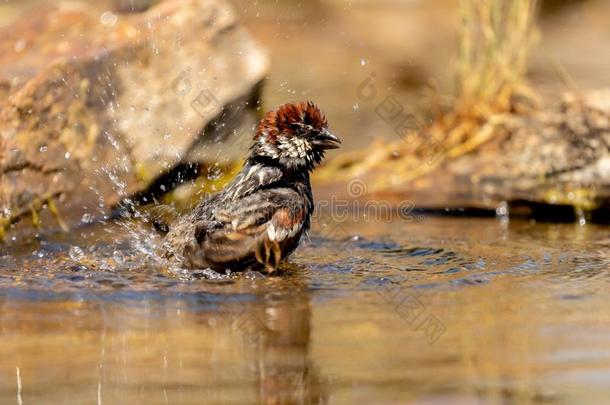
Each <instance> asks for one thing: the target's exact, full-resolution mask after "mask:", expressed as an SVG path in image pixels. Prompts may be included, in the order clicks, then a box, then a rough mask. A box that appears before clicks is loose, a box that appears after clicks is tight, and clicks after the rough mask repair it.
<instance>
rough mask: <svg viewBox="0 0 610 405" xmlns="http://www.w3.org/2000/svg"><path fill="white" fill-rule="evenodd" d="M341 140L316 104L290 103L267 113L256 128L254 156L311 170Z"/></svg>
mask: <svg viewBox="0 0 610 405" xmlns="http://www.w3.org/2000/svg"><path fill="white" fill-rule="evenodd" d="M340 143H341V141H340V140H339V138H337V137H336V136H334V135H333V134H331V133H330V131H329V130H328V123H327V122H326V117H324V114H323V113H322V111H320V109H319V108H318V107H317V106H316V105H315V104H314V103H312V102H307V103H305V102H301V103H294V104H293V103H288V104H284V105H282V106H280V107H279V108H278V109H277V110H275V111H270V112H268V113H267V114H266V115H265V117H264V118H263V120H262V121H261V123H260V124H259V126H258V129H257V130H256V135H255V136H254V144H253V145H252V148H251V157H264V158H268V159H272V160H275V161H277V162H278V163H280V164H281V165H282V166H285V167H287V168H289V169H300V168H305V169H307V170H312V169H313V168H314V167H315V165H316V164H318V163H320V161H322V159H323V158H324V151H325V150H326V149H335V148H338V147H339V144H340Z"/></svg>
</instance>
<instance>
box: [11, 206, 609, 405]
mask: <svg viewBox="0 0 610 405" xmlns="http://www.w3.org/2000/svg"><path fill="white" fill-rule="evenodd" d="M609 247H610V233H609V232H608V229H607V228H601V227H600V228H598V227H595V226H584V227H581V226H578V225H544V224H531V223H520V222H514V221H513V222H511V223H509V224H506V223H504V224H503V223H501V222H500V221H498V220H495V219H485V220H483V219H447V218H425V219H424V218H419V217H418V218H417V219H414V220H413V221H411V222H405V221H396V222H389V223H375V224H373V223H367V222H364V221H349V222H343V223H341V224H336V223H335V224H333V223H326V224H317V226H316V229H315V231H314V232H312V234H311V240H310V241H309V242H308V243H307V244H306V246H304V247H303V248H302V249H300V250H299V251H298V254H296V255H295V257H294V258H293V260H292V263H291V264H290V265H289V266H288V267H287V268H286V269H285V270H284V274H283V275H281V276H279V277H270V278H267V277H262V276H258V275H257V274H247V275H245V276H244V275H237V276H230V277H220V276H218V275H214V274H208V273H205V272H202V273H200V274H197V275H196V277H191V276H189V275H188V274H180V273H178V274H176V273H175V272H172V271H171V270H169V269H167V266H163V265H162V264H160V263H159V262H158V260H156V259H155V253H154V249H153V248H154V239H153V238H148V237H145V235H144V234H142V233H134V232H133V231H127V230H126V228H125V227H123V226H118V225H113V226H90V227H86V228H82V229H79V230H77V231H74V232H72V233H71V234H70V235H68V236H65V235H64V236H59V235H58V236H47V237H44V238H40V240H38V241H37V242H35V243H27V244H19V243H14V244H13V245H12V246H10V247H6V246H5V247H2V248H1V249H2V250H0V257H1V260H0V341H1V342H2V344H1V345H0V403H23V404H34V403H70V404H80V403H82V404H91V403H102V404H103V403H107V404H112V403H142V404H156V403H159V404H165V403H168V404H169V403H209V404H244V403H261V402H262V403H274V404H280V403H294V404H297V403H298V404H304V403H334V404H352V403H390V404H391V403H396V404H397V403H410V402H414V403H434V404H438V403H446V402H449V401H451V402H452V403H465V404H470V403H603V402H605V399H607V398H610V309H609V308H610V295H609V294H608V293H607V291H608V287H609V281H610V275H609V274H610V273H609V271H610V254H609V252H610V249H609Z"/></svg>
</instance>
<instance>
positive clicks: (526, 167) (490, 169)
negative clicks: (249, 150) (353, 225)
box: [317, 90, 610, 223]
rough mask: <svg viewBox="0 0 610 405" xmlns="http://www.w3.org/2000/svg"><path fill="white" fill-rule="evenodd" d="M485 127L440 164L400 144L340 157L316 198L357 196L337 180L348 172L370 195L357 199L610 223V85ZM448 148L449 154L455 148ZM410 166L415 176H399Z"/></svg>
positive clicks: (567, 96)
mask: <svg viewBox="0 0 610 405" xmlns="http://www.w3.org/2000/svg"><path fill="white" fill-rule="evenodd" d="M488 129H489V131H490V132H489V135H490V136H489V140H488V141H487V142H486V143H483V144H481V145H480V146H479V147H478V148H477V149H475V150H473V151H471V152H470V153H466V154H462V155H460V156H459V157H456V158H446V159H445V160H444V161H441V162H442V163H441V164H438V165H436V162H438V159H436V158H434V156H435V155H434V154H431V155H430V156H431V157H432V159H426V157H425V156H424V158H423V159H421V158H416V157H415V156H413V154H411V155H409V154H407V153H399V154H397V155H393V154H392V150H399V151H400V150H401V149H400V148H401V147H402V146H403V145H402V144H397V145H396V148H395V149H392V147H393V146H392V145H386V144H382V145H379V146H373V147H372V148H370V149H369V150H367V151H365V152H362V153H358V154H355V155H354V157H350V156H344V159H343V160H341V159H340V158H341V157H340V156H338V158H339V159H336V160H337V162H335V163H334V164H333V162H331V164H330V165H329V169H327V171H329V173H325V169H322V170H319V171H318V173H317V175H318V178H319V180H320V181H319V183H318V184H319V185H320V186H321V187H319V189H320V192H319V193H318V196H320V197H328V196H329V194H332V195H333V197H334V198H337V199H348V200H349V199H350V197H353V193H350V190H349V186H350V184H351V183H350V182H349V178H347V179H346V180H348V182H347V184H348V186H347V187H345V186H344V187H338V184H337V182H336V179H337V178H338V177H339V176H342V172H347V173H351V174H350V176H351V177H352V178H355V179H356V180H358V181H361V182H362V183H363V184H364V186H363V188H364V189H365V190H366V193H364V194H362V195H358V196H357V197H358V198H359V199H362V200H380V199H381V200H383V201H388V202H390V203H393V204H394V205H396V206H397V205H399V204H401V202H405V201H412V202H413V204H414V205H415V207H416V209H421V210H425V211H433V212H441V213H454V214H459V215H486V216H494V215H495V214H496V213H498V214H500V215H503V213H504V211H506V213H510V215H511V216H525V217H533V218H538V219H544V220H552V221H568V222H571V221H581V222H582V221H587V220H592V221H594V222H600V223H610V90H598V91H593V92H588V93H583V94H580V95H575V94H565V95H564V96H563V97H562V98H561V101H560V102H559V103H557V104H556V105H555V106H552V107H547V108H538V109H535V110H531V111H528V112H527V113H516V112H515V113H511V114H503V116H502V117H500V118H499V119H498V120H497V123H495V124H492V125H490V126H489V128H488ZM475 130H479V131H480V132H482V131H481V130H480V128H475ZM421 134H426V132H425V131H422V132H421V133H420V135H421ZM403 149H404V148H403ZM444 153H445V156H449V155H450V154H451V150H448V149H445V152H444ZM364 156H366V157H367V158H368V159H369V161H365V160H364V159H363V157H364ZM375 156H378V157H377V158H375ZM362 161H364V163H362ZM405 168H408V169H409V170H410V171H411V172H412V173H416V174H417V176H411V177H408V179H407V180H405V178H404V177H400V175H401V174H404V173H405V171H406V169H405ZM418 169H421V170H418ZM343 178H345V176H344V177H343ZM329 179H330V180H329ZM356 180H354V181H356ZM351 199H353V198H351Z"/></svg>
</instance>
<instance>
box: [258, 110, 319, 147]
mask: <svg viewBox="0 0 610 405" xmlns="http://www.w3.org/2000/svg"><path fill="white" fill-rule="evenodd" d="M295 124H302V125H307V126H310V127H312V128H313V129H315V130H317V131H321V130H323V129H325V128H327V127H328V122H327V121H326V117H325V116H324V113H322V111H320V109H319V108H318V107H317V106H316V105H315V104H314V103H313V102H311V101H308V102H300V103H287V104H284V105H281V106H280V107H279V108H278V109H277V110H275V111H269V112H268V113H267V114H265V117H264V118H263V119H262V120H261V122H260V124H259V125H258V128H257V130H256V134H255V135H254V139H258V138H259V137H260V136H262V135H263V134H266V135H267V138H268V139H269V140H271V141H275V140H276V138H277V136H278V135H279V134H280V133H284V134H290V133H291V132H292V131H294V130H295V127H294V125H295Z"/></svg>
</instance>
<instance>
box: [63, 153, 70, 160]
mask: <svg viewBox="0 0 610 405" xmlns="http://www.w3.org/2000/svg"><path fill="white" fill-rule="evenodd" d="M64 158H66V160H68V159H70V152H66V153H65V154H64Z"/></svg>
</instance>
